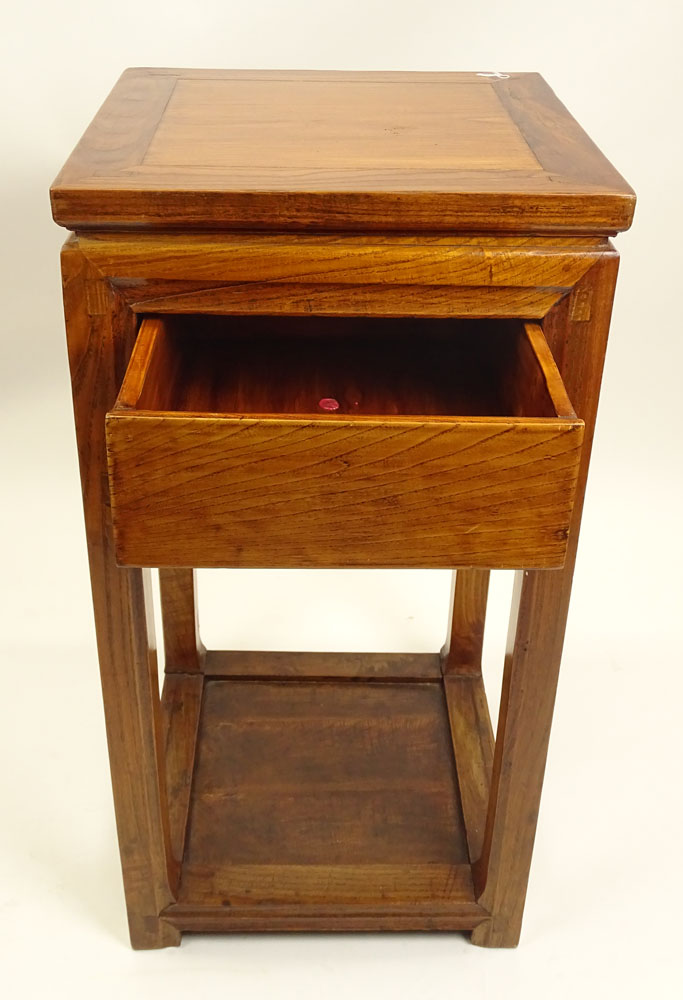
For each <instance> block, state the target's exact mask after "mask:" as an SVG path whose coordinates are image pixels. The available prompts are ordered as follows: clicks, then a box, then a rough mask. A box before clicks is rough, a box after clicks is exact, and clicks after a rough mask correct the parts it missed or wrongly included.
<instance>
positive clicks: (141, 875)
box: [62, 238, 180, 948]
mask: <svg viewBox="0 0 683 1000" xmlns="http://www.w3.org/2000/svg"><path fill="white" fill-rule="evenodd" d="M62 267H63V281H64V304H65V313H66V325H67V342H68V348H69V362H70V367H71V374H72V387H73V399H74V414H75V421H76V435H77V439H78V451H79V460H80V467H81V480H82V487H83V500H84V509H85V524H86V535H87V540H88V554H89V560H90V575H91V582H92V591H93V603H94V610H95V627H96V631H97V646H98V652H99V660H100V672H101V677H102V692H103V697H104V711H105V720H106V727H107V740H108V746H109V760H110V766H111V774H112V784H113V791H114V807H115V812H116V824H117V830H118V836H119V847H120V852H121V865H122V868H123V881H124V890H125V896H126V905H127V909H128V923H129V928H130V937H131V942H132V944H133V947H135V948H160V947H164V946H166V945H171V944H178V943H179V941H180V935H179V933H178V931H177V930H176V929H175V928H173V927H172V926H171V925H170V924H168V922H167V921H165V920H162V919H160V917H159V914H160V912H161V910H162V909H163V908H164V907H165V906H167V905H168V904H169V903H171V902H172V901H173V898H174V895H173V891H172V889H173V885H174V880H175V877H176V872H175V867H174V864H173V861H172V857H171V852H170V839H169V833H168V819H167V812H168V810H167V808H166V785H165V776H164V767H163V759H162V755H163V750H162V727H161V717H160V716H161V713H160V705H159V689H158V680H157V674H156V671H157V664H156V650H155V648H154V633H153V626H152V621H151V615H150V614H149V610H150V604H149V601H148V599H147V593H146V584H147V580H146V576H147V574H145V573H143V572H142V571H141V570H137V569H120V568H119V567H117V566H116V563H115V559H114V555H113V546H112V530H111V515H110V508H109V496H108V489H107V465H106V450H105V437H104V420H105V413H106V411H107V409H108V408H109V407H110V406H111V405H112V403H113V401H114V399H115V396H116V391H117V384H118V380H119V379H120V376H121V369H122V366H123V365H124V364H125V360H126V354H127V352H128V351H129V350H130V346H131V341H132V338H133V336H134V332H135V317H134V316H133V315H132V314H131V313H129V312H128V310H127V309H125V308H123V307H122V305H121V304H120V300H118V299H117V297H116V295H115V293H114V291H113V289H112V288H111V286H110V285H109V283H108V282H106V281H105V280H103V279H102V277H101V275H99V273H98V272H97V271H94V270H93V269H91V267H90V266H89V265H88V262H87V261H86V260H85V258H84V257H83V255H82V254H81V253H80V251H79V250H78V245H77V241H76V240H74V239H73V238H72V240H70V241H69V242H68V243H67V244H66V246H65V248H64V252H63V255H62Z"/></svg>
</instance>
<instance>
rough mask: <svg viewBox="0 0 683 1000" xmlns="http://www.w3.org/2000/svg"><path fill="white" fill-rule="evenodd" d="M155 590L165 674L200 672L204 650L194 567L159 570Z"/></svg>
mask: <svg viewBox="0 0 683 1000" xmlns="http://www.w3.org/2000/svg"><path fill="white" fill-rule="evenodd" d="M159 591H160V595H161V618H162V621H163V626H164V654H165V664H164V669H165V671H166V673H201V671H202V666H203V663H204V656H205V654H206V650H205V649H204V644H203V643H202V640H201V637H200V635H199V611H198V607H197V581H196V574H195V572H194V570H192V569H161V570H159Z"/></svg>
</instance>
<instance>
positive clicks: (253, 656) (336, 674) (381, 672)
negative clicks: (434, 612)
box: [204, 649, 441, 681]
mask: <svg viewBox="0 0 683 1000" xmlns="http://www.w3.org/2000/svg"><path fill="white" fill-rule="evenodd" d="M204 673H205V674H206V676H207V677H242V678H252V679H253V678H256V677H260V678H264V679H265V678H270V679H274V678H276V677H308V678H316V677H317V678H319V679H321V680H322V679H325V678H327V679H329V678H343V677H346V678H349V679H350V678H365V679H366V680H370V679H372V680H377V681H380V680H381V681H408V680H437V679H439V678H440V677H441V658H440V656H439V654H438V653H309V652H306V653H285V652H273V651H270V650H265V651H252V650H218V649H214V650H209V651H208V652H207V654H206V659H205V662H204Z"/></svg>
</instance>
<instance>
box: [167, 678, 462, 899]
mask: <svg viewBox="0 0 683 1000" xmlns="http://www.w3.org/2000/svg"><path fill="white" fill-rule="evenodd" d="M274 859H276V860H277V863H278V864H284V865H304V866H308V865H314V866H315V865H334V866H336V865H372V864H390V865H391V864H396V865H400V864H406V865H408V864H416V865H420V864H437V863H439V864H449V865H451V864H455V865H457V864H461V863H466V862H467V860H468V855H467V846H466V844H465V841H464V833H463V829H462V816H461V812H460V805H459V800H458V795H457V783H456V780H455V773H454V767H453V762H452V754H451V751H450V741H449V730H448V721H447V716H446V708H445V702H444V698H443V693H442V691H441V686H440V684H439V683H438V682H429V681H426V682H415V683H411V684H390V683H384V682H383V683H378V684H376V683H373V682H372V681H363V682H361V681H357V682H353V683H350V682H348V681H340V682H336V683H335V682H334V681H329V682H326V683H324V684H320V683H316V682H315V681H303V680H300V681H296V682H293V681H287V682H277V681H273V682H265V681H240V680H208V681H206V683H205V688H204V704H203V709H202V718H201V734H200V739H199V747H198V756H197V763H196V768H195V776H194V781H193V788H192V811H191V821H190V831H189V839H188V842H187V848H186V852H185V864H184V868H183V871H184V873H185V874H184V876H183V882H182V883H181V888H180V890H179V897H178V898H179V900H181V901H182V900H188V899H189V898H190V897H192V891H191V888H188V882H187V879H188V874H187V873H188V872H192V871H194V870H196V868H197V866H199V869H201V870H206V868H207V867H208V868H211V869H213V868H221V867H222V866H224V865H228V864H229V865H266V866H268V865H270V864H272V863H273V861H274ZM189 884H190V886H191V882H190V883H189ZM194 901H198V900H194ZM203 902H205V903H206V902H210V901H209V900H207V899H206V898H203ZM216 902H218V903H220V902H221V900H220V899H218V900H213V903H214V904H215V903H216Z"/></svg>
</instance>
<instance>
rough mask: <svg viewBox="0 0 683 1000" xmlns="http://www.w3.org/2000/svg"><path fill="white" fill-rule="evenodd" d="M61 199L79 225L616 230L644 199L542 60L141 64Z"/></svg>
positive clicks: (72, 167) (67, 221)
mask: <svg viewBox="0 0 683 1000" xmlns="http://www.w3.org/2000/svg"><path fill="white" fill-rule="evenodd" d="M51 198H52V208H53V215H54V218H55V221H56V222H58V223H59V224H60V225H63V226H66V227H67V228H69V229H93V228H94V229H97V228H100V229H101V228H120V229H130V228H145V229H169V228H170V229H173V228H179V227H181V228H192V229H224V230H225V229H254V230H258V229H269V230H277V231H286V230H290V231H292V230H345V231H357V232H364V231H366V230H380V231H381V230H391V231H405V232H409V231H413V230H415V231H419V230H430V231H461V232H462V231H470V232H472V231H495V232H518V233H519V232H560V233H584V234H586V233H591V234H593V233H595V234H601V233H614V232H618V231H621V230H623V229H627V228H628V227H629V225H630V224H631V220H632V217H633V209H634V205H635V196H634V194H633V191H632V190H631V188H630V187H629V185H628V184H627V183H626V182H625V181H624V179H623V178H622V177H621V176H620V174H619V173H617V171H616V170H615V169H614V168H613V167H612V166H611V164H610V163H609V162H608V161H607V160H606V159H605V157H604V156H603V155H602V153H601V152H600V151H599V149H598V148H597V147H596V146H595V145H594V143H593V142H592V141H591V140H590V139H589V138H588V136H587V135H586V133H585V132H584V131H583V130H582V129H581V127H580V126H579V125H578V124H577V123H576V121H575V120H574V119H573V118H572V116H571V115H570V114H569V112H568V111H567V109H566V108H565V107H564V105H563V104H561V103H560V101H559V100H558V99H557V97H556V96H555V95H554V93H553V92H552V90H551V89H550V88H549V87H548V85H547V84H546V83H545V81H544V80H543V78H542V77H540V76H539V75H538V74H536V73H512V74H509V75H508V74H491V73H368V72H315V71H282V72H279V71H243V70H242V71H233V70H184V69H128V70H126V71H125V72H124V73H123V75H122V76H121V78H120V79H119V81H118V83H117V84H116V86H115V87H114V89H113V91H112V92H111V94H110V95H109V97H108V98H107V100H106V101H105V103H104V104H103V106H102V107H101V108H100V110H99V112H98V113H97V115H96V117H95V119H94V120H93V122H92V123H91V125H90V126H89V128H88V129H87V131H86V132H85V134H84V136H83V138H82V139H81V140H80V142H79V143H78V145H77V147H76V149H75V150H74V152H73V153H72V155H71V157H70V158H69V160H68V161H67V163H66V164H65V166H64V168H63V169H62V171H61V173H60V174H59V176H58V177H57V179H56V180H55V182H54V185H53V187H52V190H51Z"/></svg>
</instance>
